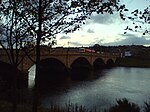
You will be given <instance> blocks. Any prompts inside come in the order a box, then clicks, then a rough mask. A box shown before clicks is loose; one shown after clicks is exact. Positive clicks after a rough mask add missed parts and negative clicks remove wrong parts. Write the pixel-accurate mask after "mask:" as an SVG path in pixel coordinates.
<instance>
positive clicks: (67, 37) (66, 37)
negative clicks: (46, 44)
mask: <svg viewBox="0 0 150 112" xmlns="http://www.w3.org/2000/svg"><path fill="white" fill-rule="evenodd" d="M60 39H71V37H69V36H62V37H61V38H60Z"/></svg>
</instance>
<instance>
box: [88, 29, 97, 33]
mask: <svg viewBox="0 0 150 112" xmlns="http://www.w3.org/2000/svg"><path fill="white" fill-rule="evenodd" d="M87 32H88V33H95V32H94V30H93V29H88V30H87Z"/></svg>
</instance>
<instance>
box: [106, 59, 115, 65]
mask: <svg viewBox="0 0 150 112" xmlns="http://www.w3.org/2000/svg"><path fill="white" fill-rule="evenodd" d="M106 64H107V66H113V65H114V64H115V62H114V61H113V59H108V60H107V61H106Z"/></svg>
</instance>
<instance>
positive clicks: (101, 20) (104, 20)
mask: <svg viewBox="0 0 150 112" xmlns="http://www.w3.org/2000/svg"><path fill="white" fill-rule="evenodd" d="M117 19H118V15H117V14H113V15H110V14H107V13H105V14H96V15H93V16H91V19H90V20H89V21H87V23H88V24H90V23H97V24H106V25H108V24H113V23H115V22H116V21H117Z"/></svg>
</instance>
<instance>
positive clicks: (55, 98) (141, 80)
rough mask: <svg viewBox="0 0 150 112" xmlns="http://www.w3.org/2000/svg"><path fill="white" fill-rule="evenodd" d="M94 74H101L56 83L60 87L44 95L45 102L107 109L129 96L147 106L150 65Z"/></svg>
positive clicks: (46, 105)
mask: <svg viewBox="0 0 150 112" xmlns="http://www.w3.org/2000/svg"><path fill="white" fill-rule="evenodd" d="M32 72H33V69H31V72H30V76H29V78H30V77H31V78H30V79H33V74H32ZM94 74H97V75H96V76H97V77H96V78H92V79H88V80H82V81H72V80H68V81H66V82H65V83H63V84H60V85H59V86H57V87H55V88H58V89H54V90H53V92H51V91H47V92H46V93H44V94H43V97H42V98H41V102H42V105H43V106H45V107H49V106H50V104H51V103H53V104H57V105H59V106H63V105H65V104H67V103H73V104H77V105H83V106H85V107H87V108H89V109H92V108H95V107H97V108H98V109H101V110H103V109H107V108H108V107H110V106H113V105H114V104H116V99H120V98H121V99H122V98H127V99H128V100H129V101H131V102H134V103H137V104H138V105H139V106H140V107H143V106H144V102H145V101H149V100H148V99H149V98H150V68H132V67H115V68H111V69H104V70H103V71H97V72H96V73H94ZM31 82H32V81H31ZM30 85H31V83H30ZM59 88H61V89H59Z"/></svg>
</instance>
